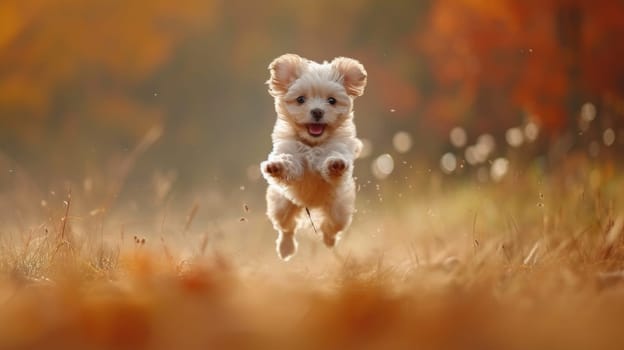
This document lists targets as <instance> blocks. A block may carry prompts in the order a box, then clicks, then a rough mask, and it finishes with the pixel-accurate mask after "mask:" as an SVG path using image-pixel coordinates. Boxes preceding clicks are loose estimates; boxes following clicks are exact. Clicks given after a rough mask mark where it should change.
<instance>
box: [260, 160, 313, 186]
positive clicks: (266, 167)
mask: <svg viewBox="0 0 624 350" xmlns="http://www.w3.org/2000/svg"><path fill="white" fill-rule="evenodd" d="M260 170H261V171H262V175H263V176H264V178H265V179H267V181H269V182H272V181H277V182H281V183H288V182H291V181H294V180H297V179H299V178H300V177H301V176H302V175H303V164H302V161H301V159H298V158H297V157H296V156H295V155H293V154H290V153H271V154H270V155H269V159H268V160H265V161H264V162H262V163H261V164H260Z"/></svg>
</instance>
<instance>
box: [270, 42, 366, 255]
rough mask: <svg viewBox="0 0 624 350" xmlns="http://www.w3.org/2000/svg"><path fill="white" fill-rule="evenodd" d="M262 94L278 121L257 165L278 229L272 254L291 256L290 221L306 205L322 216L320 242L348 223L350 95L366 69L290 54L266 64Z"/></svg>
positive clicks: (358, 90) (359, 90)
mask: <svg viewBox="0 0 624 350" xmlns="http://www.w3.org/2000/svg"><path fill="white" fill-rule="evenodd" d="M269 71H270V73H271V77H270V79H269V80H268V81H267V84H268V85H269V93H270V94H271V95H272V96H273V97H274V98H275V111H276V112H277V120H276V122H275V127H274V128H273V134H272V139H273V150H272V152H271V153H270V154H269V156H268V159H267V160H266V161H264V162H262V164H261V165H260V168H261V171H262V174H263V176H264V178H265V179H266V180H267V182H268V183H269V187H268V189H267V194H266V200H267V216H268V217H269V219H270V220H271V221H272V223H273V226H274V227H275V229H276V230H277V231H278V233H279V236H278V238H277V241H276V244H277V253H278V255H279V256H280V257H281V258H282V259H284V260H288V259H289V258H290V257H291V256H292V255H294V254H295V251H296V249H297V242H296V240H295V237H294V234H295V229H296V227H297V220H298V218H299V217H300V216H301V215H302V212H304V211H305V210H308V209H309V210H315V211H318V212H319V213H320V214H321V215H320V216H321V218H322V220H321V221H320V230H321V231H322V233H323V242H324V243H325V245H326V246H327V247H333V246H334V245H335V243H336V235H337V234H338V233H340V232H342V231H344V230H345V229H346V228H347V227H348V226H349V224H350V223H351V216H352V215H353V212H354V202H355V182H354V180H353V161H354V160H355V158H356V157H357V156H358V155H359V153H360V150H361V148H362V142H361V141H360V140H359V139H357V137H356V130H355V124H354V123H353V100H354V99H355V98H356V97H358V96H361V95H362V94H363V93H364V88H365V86H366V71H365V70H364V67H363V66H362V65H361V64H360V63H359V62H358V61H356V60H354V59H351V58H345V57H338V58H335V59H334V60H333V61H331V62H323V63H317V62H313V61H310V60H307V59H304V58H301V57H299V56H297V55H294V54H285V55H283V56H280V57H278V58H276V59H275V60H274V61H273V62H272V63H271V64H270V65H269Z"/></svg>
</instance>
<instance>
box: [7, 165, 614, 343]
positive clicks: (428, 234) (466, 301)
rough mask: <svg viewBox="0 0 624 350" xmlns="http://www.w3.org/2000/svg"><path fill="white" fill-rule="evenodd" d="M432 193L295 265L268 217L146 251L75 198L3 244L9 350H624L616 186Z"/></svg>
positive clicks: (309, 238) (609, 182)
mask: <svg viewBox="0 0 624 350" xmlns="http://www.w3.org/2000/svg"><path fill="white" fill-rule="evenodd" d="M595 171H600V172H599V173H596V172H595ZM564 174H565V173H564ZM592 174H593V175H592ZM596 174H598V175H596ZM425 185H426V186H428V187H420V188H414V189H412V190H410V191H407V190H405V187H404V186H403V185H402V184H399V183H397V184H395V185H393V186H391V185H388V187H387V188H385V187H383V186H382V188H380V189H379V190H378V191H375V192H376V193H375V195H369V196H366V195H365V194H362V196H361V197H360V199H359V202H358V208H359V213H358V215H357V216H356V219H355V222H354V225H353V227H352V228H351V230H350V231H349V233H348V234H347V235H346V236H345V237H344V239H343V240H342V241H341V242H340V244H339V246H338V247H337V248H336V249H335V250H334V251H328V250H326V249H325V248H324V247H323V246H322V243H321V242H320V240H319V239H318V238H317V237H314V234H313V232H312V230H311V229H310V228H304V230H303V233H302V234H301V235H300V236H301V237H300V251H299V253H298V255H297V256H296V257H295V258H294V259H293V260H292V261H291V262H288V263H283V262H280V261H279V260H278V259H277V258H276V256H275V252H274V246H273V239H274V233H273V232H272V230H271V228H270V225H269V223H268V221H267V220H266V219H265V218H264V216H263V215H262V209H261V208H262V205H261V204H257V205H255V206H254V204H249V203H247V202H245V203H228V205H231V206H235V207H236V208H237V210H238V211H237V210H232V211H231V212H229V213H225V214H221V213H219V219H218V220H219V224H218V225H212V226H210V225H208V226H209V227H211V228H210V229H207V230H198V231H194V229H193V225H194V223H193V220H194V219H196V217H199V216H201V213H202V210H204V209H203V208H202V207H200V206H199V205H198V204H196V203H194V204H193V205H192V206H189V207H190V208H191V209H190V210H189V211H188V212H187V213H188V214H187V215H184V214H182V215H181V216H180V217H179V220H177V221H175V219H174V216H173V215H170V216H169V218H168V219H167V220H169V222H173V221H175V222H177V224H176V225H177V227H178V229H176V230H177V232H168V230H167V229H166V228H163V227H166V226H167V225H166V223H165V219H164V218H162V219H161V217H159V218H157V220H155V221H160V220H162V222H161V223H160V224H156V225H154V226H155V227H156V228H155V229H154V231H156V233H154V234H146V237H144V236H142V235H138V234H136V233H133V232H126V231H129V230H126V229H124V226H116V225H115V224H107V225H104V224H102V225H101V226H98V225H97V222H98V221H97V220H95V219H93V220H95V221H93V220H91V219H89V220H87V219H85V218H83V217H82V216H81V215H79V214H78V213H79V212H81V209H80V206H79V201H78V200H77V199H76V198H78V196H77V197H76V198H74V199H73V200H72V201H70V202H69V203H67V204H68V205H67V204H66V205H65V206H64V207H62V206H60V207H59V208H56V209H54V210H52V209H50V211H49V213H50V215H49V216H48V217H47V218H46V219H45V220H41V221H40V222H37V221H36V220H34V219H33V223H32V226H29V223H28V222H27V223H22V224H21V225H22V227H21V228H20V226H19V225H17V226H10V225H6V226H7V228H6V229H3V230H4V231H3V232H2V238H3V239H2V241H1V245H0V269H1V274H0V325H1V326H0V348H2V349H31V348H45V349H108V348H115V349H206V348H213V349H223V348H248V349H287V348H288V349H345V348H353V349H378V348H383V349H414V348H422V349H435V348H457V349H590V348H591V349H621V348H622V346H624V332H622V330H621V328H622V324H624V235H622V228H623V226H624V210H622V200H621V198H624V197H623V196H622V194H623V193H622V190H621V188H622V186H621V185H622V180H621V179H618V178H609V177H608V176H607V174H605V173H603V172H602V171H601V170H595V169H593V170H592V168H591V167H588V168H587V169H580V170H578V172H577V173H575V174H574V176H572V175H562V174H559V175H557V174H554V175H551V176H549V177H544V178H542V179H540V180H539V181H538V180H536V179H535V178H532V177H531V176H530V175H527V176H524V177H523V179H522V180H520V179H518V178H515V179H509V180H508V181H507V182H506V183H503V184H497V185H481V186H480V185H477V184H474V183H459V184H443V185H442V186H440V188H436V189H432V187H431V183H429V184H425ZM398 188H401V189H402V190H403V193H400V191H399V190H397V189H398ZM423 188H424V189H423ZM399 193H400V195H399ZM367 198H370V199H367ZM380 199H381V201H380ZM232 201H234V200H232ZM68 206H69V208H68ZM238 208H240V209H238ZM250 208H251V209H250ZM72 213H76V214H75V215H76V216H75V217H74V216H72ZM241 215H242V217H241ZM85 216H88V215H85ZM64 217H67V218H68V219H67V220H63V218H64ZM95 217H97V215H95ZM24 220H26V221H28V220H29V219H24ZM90 220H91V221H90ZM108 220H109V221H114V220H115V219H114V218H111V219H108ZM92 221H93V222H95V223H96V224H93V225H92ZM5 224H6V220H5ZM63 227H65V228H64V229H63ZM120 227H121V228H120ZM176 230H173V231H176ZM204 231H205V232H204ZM215 232H216V233H215Z"/></svg>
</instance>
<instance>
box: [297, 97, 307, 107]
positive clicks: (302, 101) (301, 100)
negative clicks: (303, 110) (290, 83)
mask: <svg viewBox="0 0 624 350" xmlns="http://www.w3.org/2000/svg"><path fill="white" fill-rule="evenodd" d="M296 101H297V103H298V104H300V105H302V104H303V103H304V102H305V97H304V96H299V97H297V100H296Z"/></svg>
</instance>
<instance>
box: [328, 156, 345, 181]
mask: <svg viewBox="0 0 624 350" xmlns="http://www.w3.org/2000/svg"><path fill="white" fill-rule="evenodd" d="M325 167H326V169H327V174H328V175H329V176H330V177H334V178H336V177H340V176H342V174H344V173H345V171H346V170H347V167H348V165H347V162H346V161H345V160H344V159H341V158H328V159H327V160H326V161H325Z"/></svg>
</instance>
